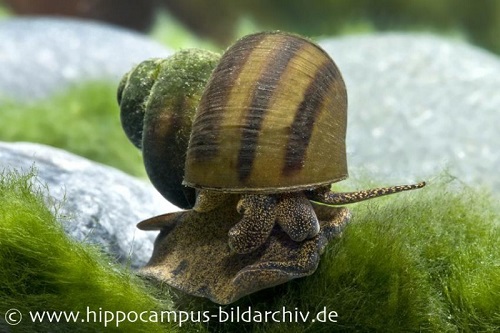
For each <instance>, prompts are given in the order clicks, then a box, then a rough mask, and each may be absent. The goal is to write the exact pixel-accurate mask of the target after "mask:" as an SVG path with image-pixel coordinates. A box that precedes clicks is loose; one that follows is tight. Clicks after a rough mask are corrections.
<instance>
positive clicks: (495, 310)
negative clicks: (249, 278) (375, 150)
mask: <svg viewBox="0 0 500 333" xmlns="http://www.w3.org/2000/svg"><path fill="white" fill-rule="evenodd" d="M371 185H373V184H371ZM358 187H360V188H364V187H367V186H362V185H360V186H358ZM351 208H352V212H353V216H354V217H353V220H352V223H351V224H350V225H349V226H348V228H347V229H346V231H345V234H344V236H343V237H342V238H341V239H340V240H338V241H336V242H333V244H330V245H329V247H328V248H327V251H326V253H325V254H324V255H323V257H322V259H321V263H320V266H319V269H318V271H317V272H316V273H314V274H313V275H312V276H310V277H307V278H303V279H298V280H295V281H292V282H291V283H288V284H285V285H282V286H278V287H275V288H272V289H269V290H265V291H262V292H260V293H257V294H254V295H251V296H250V297H247V298H245V299H243V300H241V301H239V302H238V303H237V304H232V305H229V306H226V307H224V309H226V310H227V311H231V309H236V307H237V306H239V308H240V310H241V311H243V310H245V309H247V308H248V306H251V307H252V309H253V310H258V311H262V312H264V311H279V310H281V309H282V308H283V307H285V308H286V309H287V310H288V311H295V309H297V310H300V311H303V312H306V311H310V312H311V315H310V316H313V315H315V314H316V313H317V312H319V311H322V310H324V309H326V310H327V311H328V312H329V311H335V312H336V313H337V314H338V322H336V323H333V322H332V323H322V322H319V321H315V322H311V321H310V320H308V321H307V323H302V322H299V323H281V324H266V323H263V324H259V323H241V322H240V323H237V324H235V323H232V324H231V323H221V324H218V325H216V326H215V328H214V330H213V331H217V332H219V331H220V332H232V331H239V332H289V333H292V332H304V331H307V332H333V331H335V332H339V331H340V332H342V331H344V332H352V331H356V332H497V331H498V330H499V329H500V269H499V268H500V245H499V239H500V211H499V210H498V207H496V206H495V205H494V204H493V200H492V199H491V197H489V196H488V195H487V194H483V193H480V192H479V191H476V190H473V189H470V188H466V187H461V186H457V182H456V181H451V180H450V181H446V180H440V181H437V182H433V183H432V184H430V185H428V186H427V187H426V188H424V189H422V190H419V191H412V192H408V193H404V194H398V195H397V196H396V195H395V196H389V197H385V198H380V199H376V200H372V201H368V202H363V203H359V204H356V205H351ZM177 302H180V304H182V307H183V308H188V309H197V310H199V309H209V310H210V311H212V312H215V311H218V309H217V308H216V307H215V306H213V305H211V304H210V303H209V302H203V303H200V302H199V301H196V300H195V299H193V298H186V297H181V298H180V299H178V300H177ZM294 313H295V312H294ZM309 319H312V317H310V318H309Z"/></svg>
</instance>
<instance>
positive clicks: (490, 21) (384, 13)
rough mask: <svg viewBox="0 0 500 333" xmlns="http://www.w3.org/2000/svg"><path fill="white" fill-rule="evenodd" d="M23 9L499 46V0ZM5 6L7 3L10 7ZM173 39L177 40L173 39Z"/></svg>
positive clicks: (213, 36) (280, 0) (244, 29)
mask: <svg viewBox="0 0 500 333" xmlns="http://www.w3.org/2000/svg"><path fill="white" fill-rule="evenodd" d="M0 4H3V6H4V7H5V9H6V10H7V11H8V12H11V13H13V14H17V15H63V16H72V17H81V18H90V19H95V20H100V21H106V22H109V23H112V24H117V25H121V26H125V27H129V28H131V29H136V30H139V31H143V32H150V31H151V30H152V29H154V26H155V24H156V23H158V21H159V18H158V17H159V15H158V13H160V12H164V13H165V12H167V13H169V15H171V16H172V17H174V18H175V19H176V20H178V21H179V22H180V23H181V24H182V25H183V26H184V27H186V28H187V29H188V30H189V31H191V32H192V33H194V34H195V35H197V36H199V37H201V38H207V39H210V40H211V41H213V42H214V43H215V44H217V45H218V46H219V47H225V46H226V45H228V44H229V43H230V42H231V41H232V40H233V39H234V38H236V37H238V36H239V35H242V34H244V33H249V32H251V31H252V30H262V29H282V30H288V31H294V32H297V33H299V34H303V35H307V36H311V37H318V36H321V35H327V36H330V37H331V36H334V35H337V34H343V33H346V32H347V33H349V32H367V31H387V30H399V31H401V30H406V31H432V32H439V33H441V34H446V35H453V36H460V37H463V38H466V39H467V40H468V41H470V42H471V43H473V44H476V45H479V46H481V47H484V48H486V49H489V50H492V51H494V52H496V53H500V39H499V38H498V32H499V31H500V1H496V0H484V1H480V2H479V1H470V0H441V1H434V0H404V1H403V0H383V1H376V2H375V1H370V0H321V1H309V2H307V4H304V1H301V0H241V1H231V0H212V1H205V0H140V1H138V0H73V1H59V0H37V1H32V0H0ZM4 11H5V10H4ZM171 46H172V45H171Z"/></svg>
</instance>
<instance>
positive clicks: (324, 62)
mask: <svg viewBox="0 0 500 333" xmlns="http://www.w3.org/2000/svg"><path fill="white" fill-rule="evenodd" d="M346 124H347V92H346V87H345V84H344V81H343V79H342V76H341V74H340V71H339V69H338V68H337V66H336V65H335V63H334V62H333V60H332V59H331V58H330V56H329V55H328V54H327V53H326V52H325V51H324V50H323V49H321V48H320V47H319V46H318V45H316V44H315V43H313V42H311V41H309V40H307V39H305V38H303V37H300V36H297V35H293V34H288V33H283V32H271V33H269V32H265V33H257V34H253V35H248V36H246V37H243V38H242V39H240V40H239V41H237V42H236V43H235V44H234V45H233V46H231V47H230V48H229V49H228V50H227V51H226V52H225V53H224V54H223V55H222V58H221V60H220V61H219V63H218V65H217V67H216V68H215V69H214V71H213V72H212V75H211V77H210V79H209V81H208V84H207V86H206V87H205V90H204V93H203V95H202V97H201V101H200V104H199V106H198V109H197V111H196V115H195V119H194V121H193V127H192V130H191V137H190V140H189V145H188V148H187V155H186V166H185V177H184V182H183V184H185V185H187V186H190V187H194V188H197V189H199V190H200V193H199V195H198V197H197V203H196V205H195V207H194V208H193V209H195V210H197V211H200V212H203V211H209V210H211V209H215V208H216V207H217V206H218V205H221V204H224V200H225V195H229V194H230V193H238V194H241V199H240V200H239V202H238V204H237V210H238V212H239V213H240V214H241V215H242V218H241V220H240V221H239V222H238V223H237V224H236V225H235V226H234V227H233V228H232V229H231V230H230V231H229V245H230V246H231V248H232V249H233V250H234V251H236V252H238V253H248V252H252V251H254V250H255V249H257V248H258V247H259V246H261V245H262V244H263V243H264V242H265V241H266V239H267V238H268V236H269V234H270V232H271V230H272V229H273V227H274V225H275V223H277V224H279V226H280V227H281V228H282V229H283V230H284V231H285V232H286V233H287V234H288V235H289V236H290V237H291V239H293V240H294V241H297V242H301V241H303V240H305V239H308V238H312V237H314V236H316V235H317V234H318V232H319V223H318V219H317V217H316V214H315V212H314V209H313V207H312V205H311V203H310V200H313V201H318V202H321V203H324V204H330V205H343V204H348V203H353V202H358V201H361V200H366V199H370V198H374V197H378V196H381V195H387V194H391V193H396V192H400V191H405V190H412V189H416V188H420V187H423V186H424V183H419V184H415V185H404V186H395V187H390V188H383V189H374V190H368V191H360V192H354V193H335V192H331V191H330V185H331V184H332V183H335V182H338V181H340V180H343V179H345V178H347V162H346V149H345V136H346Z"/></svg>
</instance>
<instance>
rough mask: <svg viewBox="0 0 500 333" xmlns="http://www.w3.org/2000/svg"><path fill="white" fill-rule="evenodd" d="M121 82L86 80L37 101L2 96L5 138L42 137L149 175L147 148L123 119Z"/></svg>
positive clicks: (0, 133)
mask: <svg viewBox="0 0 500 333" xmlns="http://www.w3.org/2000/svg"><path fill="white" fill-rule="evenodd" d="M116 88H117V87H116V84H112V83H108V82H86V83H81V84H80V85H78V86H77V87H72V88H70V89H68V90H67V91H63V92H61V93H59V94H57V95H56V96H53V97H51V98H47V99H44V100H39V101H36V102H31V103H23V102H13V101H0V114H2V121H1V122H0V141H31V142H39V143H43V144H47V145H50V146H54V147H59V148H63V149H65V150H68V151H70V152H73V153H75V154H77V155H81V156H84V157H87V158H89V159H91V160H94V161H97V162H101V163H104V164H107V165H111V166H114V167H117V168H119V169H121V170H124V171H125V172H128V173H131V174H133V175H138V176H143V175H145V172H144V166H143V164H142V158H141V154H140V152H139V150H138V149H136V148H135V147H134V146H133V145H132V144H131V143H130V142H129V141H128V139H127V138H126V136H125V133H124V132H123V130H122V128H121V125H120V112H119V109H118V103H117V101H116Z"/></svg>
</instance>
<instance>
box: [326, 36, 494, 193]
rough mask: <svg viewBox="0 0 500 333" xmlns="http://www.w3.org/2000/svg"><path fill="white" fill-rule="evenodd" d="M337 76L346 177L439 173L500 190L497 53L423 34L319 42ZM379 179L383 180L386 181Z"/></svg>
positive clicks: (393, 179)
mask: <svg viewBox="0 0 500 333" xmlns="http://www.w3.org/2000/svg"><path fill="white" fill-rule="evenodd" d="M320 44H321V45H322V46H323V47H324V48H325V49H326V50H327V52H329V53H330V55H331V56H332V58H333V59H334V60H335V62H336V63H337V65H338V66H339V68H340V70H341V71H342V73H343V75H344V79H345V81H346V85H347V91H348V95H349V120H348V127H347V149H348V162H349V169H350V174H351V176H354V177H356V176H359V175H360V174H361V173H362V172H364V171H362V170H367V171H368V172H367V174H368V175H370V176H374V177H380V178H381V179H386V180H387V182H388V183H391V184H392V183H398V182H405V181H415V180H423V179H426V180H430V181H432V179H429V178H430V177H432V176H433V175H436V173H439V172H440V171H442V170H448V172H449V173H451V174H452V175H454V176H457V177H459V178H460V179H461V180H464V181H466V182H467V183H469V184H472V185H475V186H477V185H480V186H484V187H486V188H488V189H490V190H493V191H496V192H497V193H498V192H500V190H499V189H500V177H498V172H497V170H498V169H500V149H499V146H500V134H499V132H498V130H497V128H496V127H497V125H496V124H499V123H500V112H499V110H500V94H499V93H498V91H499V90H500V58H499V57H498V56H496V55H493V54H491V53H488V52H486V51H484V50H481V49H479V48H476V47H473V46H471V45H468V44H465V43H463V42H457V41H451V40H447V39H443V38H439V37H433V36H430V35H415V34H397V33H394V34H380V35H371V36H359V37H352V36H349V37H343V38H336V39H329V40H323V41H320ZM386 180H384V181H386Z"/></svg>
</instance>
